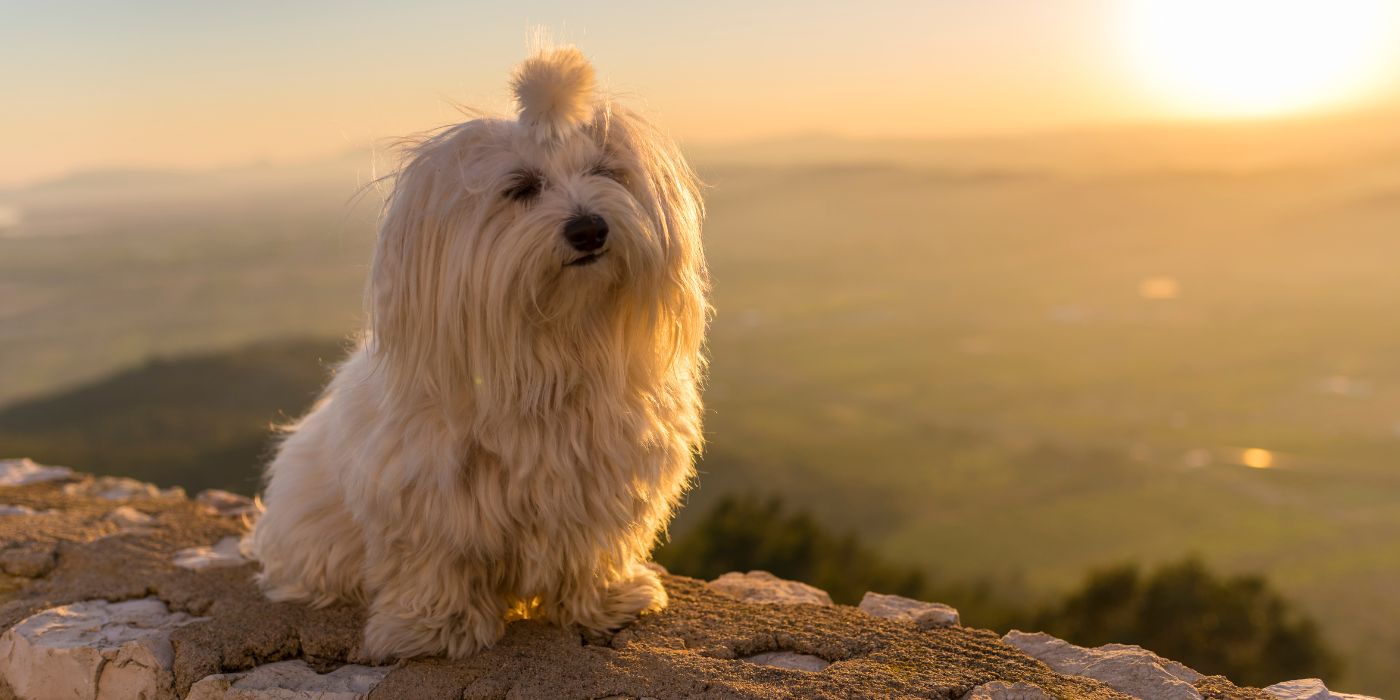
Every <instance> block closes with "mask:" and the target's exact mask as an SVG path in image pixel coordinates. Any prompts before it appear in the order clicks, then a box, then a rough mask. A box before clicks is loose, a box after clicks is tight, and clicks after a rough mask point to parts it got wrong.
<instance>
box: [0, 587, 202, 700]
mask: <svg viewBox="0 0 1400 700" xmlns="http://www.w3.org/2000/svg"><path fill="white" fill-rule="evenodd" d="M198 620H199V618H193V617H191V616H189V615H187V614H185V613H182V612H171V611H170V610H169V609H168V608H166V606H165V603H163V602H161V601H160V600H158V599H156V598H143V599H140V600H129V601H125V602H120V603H109V602H107V601H105V600H91V601H85V602H81V603H73V604H71V605H63V606H60V607H57V608H51V609H49V610H45V611H43V612H40V613H38V614H35V615H31V616H30V617H28V618H26V619H25V620H23V621H21V622H20V623H19V624H17V625H15V626H14V627H12V628H10V629H9V630H8V631H6V632H5V634H4V635H3V636H0V677H3V678H4V679H5V680H6V681H7V682H8V683H9V685H10V688H11V689H12V690H13V691H14V693H15V696H16V697H18V698H21V700H29V699H33V700H48V699H49V698H73V699H75V700H129V699H131V698H147V699H149V700H167V699H173V698H175V697H176V695H175V691H174V677H173V676H172V675H171V663H172V662H173V660H174V656H175V653H174V650H173V649H172V648H171V645H170V632H171V631H172V630H174V629H175V628H177V627H179V626H181V625H186V624H189V623H191V622H196V621H198Z"/></svg>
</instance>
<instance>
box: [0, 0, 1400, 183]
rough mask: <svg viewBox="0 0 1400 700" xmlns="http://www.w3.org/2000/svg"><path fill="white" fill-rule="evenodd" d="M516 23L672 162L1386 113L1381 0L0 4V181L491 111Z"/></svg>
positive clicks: (1395, 9) (316, 144) (1390, 60)
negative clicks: (770, 149)
mask: <svg viewBox="0 0 1400 700" xmlns="http://www.w3.org/2000/svg"><path fill="white" fill-rule="evenodd" d="M1212 8H1215V9H1212ZM1220 8H1225V9H1223V10H1222V9H1220ZM1280 8H1282V9H1280ZM532 26H543V27H545V28H548V29H549V30H550V31H551V32H552V34H553V35H554V37H555V38H556V39H557V40H561V41H565V42H572V43H576V44H578V45H580V46H581V47H582V48H583V49H584V51H585V52H586V53H588V54H589V55H590V56H592V57H593V59H594V61H595V63H596V65H597V67H598V70H599V73H600V76H601V77H602V79H603V80H604V82H605V84H606V85H607V86H608V87H609V88H610V89H611V90H613V91H615V92H620V93H625V94H631V95H637V96H644V97H645V104H646V105H647V106H648V107H649V108H650V109H652V110H653V111H654V112H656V113H658V114H659V115H660V116H661V118H662V120H663V121H664V122H665V123H666V124H667V125H668V126H669V127H670V128H671V129H672V131H673V132H674V133H675V134H676V135H677V136H679V137H680V138H682V139H683V140H687V141H691V142H722V141H735V140H744V139H755V138H764V137H770V136H781V135H788V134H796V133H812V132H825V133H833V134H841V135H850V136H857V137H875V136H947V135H970V134H981V133H992V132H1006V131H1022V130H1041V129H1053V128H1061V127H1067V126H1086V125H1103V124H1118V123H1134V122H1156V121H1169V120H1175V119H1219V118H1271V117H1277V116H1288V115H1294V114H1301V113H1307V112H1310V111H1328V110H1332V111H1335V110H1339V109H1353V108H1363V107H1380V108H1392V109H1393V108H1395V107H1396V106H1397V105H1400V55H1397V54H1400V49H1397V47H1400V31H1397V27H1400V0H1388V1H1387V0H1332V1H1330V2H1306V1H1295V0H1283V1H1273V2H1270V1H1266V0H1218V1H1215V2H1209V1H1206V0H1055V1H1054V2H1044V1H1041V0H977V1H975V2H972V1H956V2H955V1H951V0H938V1H934V0H923V1H914V2H870V3H861V4H856V3H849V2H843V1H829V2H828V1H819V0H806V1H803V2H763V3H759V2H752V0H749V1H745V2H739V1H734V0H713V1H711V2H704V3H699V2H691V3H653V2H632V3H609V4H606V5H597V6H592V5H590V4H588V3H581V2H533V3H531V2H511V3H467V2H444V1H437V0H415V1H412V2H407V1H404V2H393V3H387V2H373V3H371V2H285V1H279V2H270V1H249V2H220V3H214V2H185V1H153V0H140V1H134V2H123V3H91V2H74V1H70V0H54V1H52V2H29V3H22V2H3V3H0V86H2V87H0V90H3V92H0V94H3V98H0V162H3V165H4V167H3V168H0V184H16V183H22V182H28V181H33V180H36V179H42V178H46V177H53V176H57V175H62V174H64V173H68V172H73V171H76V170H84V169H92V168H113V167H214V166H219V165H228V164H239V163H247V162H252V161H259V160H271V161H277V162H282V161H294V160H299V159H305V158H312V157H317V156H321V155H326V154H331V153H336V152H339V151H344V150H346V149H349V148H356V147H362V146H365V145H367V144H371V143H374V142H376V140H382V139H385V138H388V137H393V136H397V135H403V134H407V133H411V132H415V131H420V130H423V129H427V128H431V127H434V126H438V125H441V124H443V123H446V122H449V121H452V120H454V119H456V118H457V116H458V115H457V113H456V112H455V111H454V108H453V107H452V104H453V103H460V104H466V105H471V106H474V107H482V108H487V109H491V110H504V109H506V108H507V107H508V101H507V97H506V88H505V75H506V73H507V72H508V71H509V70H510V68H511V66H512V65H513V64H514V63H515V62H516V61H518V60H519V59H520V58H521V57H522V55H523V52H524V45H525V40H526V36H527V35H528V34H529V31H530V28H531V27H532Z"/></svg>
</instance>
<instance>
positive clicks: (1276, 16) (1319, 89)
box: [1124, 0, 1400, 117]
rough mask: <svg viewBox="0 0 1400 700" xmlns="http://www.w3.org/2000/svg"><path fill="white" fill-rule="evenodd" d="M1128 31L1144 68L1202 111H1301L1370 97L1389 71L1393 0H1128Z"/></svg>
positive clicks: (1184, 107) (1175, 101)
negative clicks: (1371, 91)
mask: <svg viewBox="0 0 1400 700" xmlns="http://www.w3.org/2000/svg"><path fill="white" fill-rule="evenodd" d="M1124 8H1125V15H1124V24H1125V32H1124V39H1125V41H1126V43H1127V49H1128V52H1129V54H1130V56H1131V58H1132V61H1133V63H1134V66H1135V68H1136V69H1137V71H1138V74H1139V75H1140V76H1141V78H1142V79H1143V80H1144V81H1145V82H1146V83H1147V87H1149V88H1150V89H1151V90H1153V91H1154V92H1156V93H1158V94H1159V96H1160V97H1161V98H1162V99H1164V100H1166V101H1168V102H1170V103H1171V104H1172V105H1173V106H1174V107H1175V108H1177V109H1179V110H1181V111H1183V112H1187V113H1192V114H1197V115H1202V116H1221V117H1250V116H1268V115H1275V114H1284V113H1288V112H1299V111H1305V110H1309V109H1314V108H1321V107H1326V106H1328V105H1332V104H1336V103H1339V102H1344V101H1348V100H1351V99H1356V98H1360V97H1364V96H1365V95H1366V93H1367V91H1368V90H1370V89H1374V88H1376V87H1377V85H1378V84H1379V83H1380V82H1381V81H1382V80H1383V79H1384V77H1385V74H1386V73H1387V72H1388V71H1387V69H1388V68H1389V67H1390V66H1387V65H1386V64H1387V63H1388V62H1389V60H1388V59H1389V58H1390V57H1389V56H1387V54H1388V53H1389V52H1390V49H1391V48H1392V42H1393V41H1394V40H1395V39H1396V37H1395V33H1396V32H1395V29H1396V23H1397V21H1400V12H1397V11H1396V7H1395V4H1394V3H1393V2H1392V1H1391V0H1330V1H1326V0H1130V1H1129V2H1127V3H1125V4H1124Z"/></svg>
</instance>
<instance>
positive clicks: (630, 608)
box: [577, 564, 669, 633]
mask: <svg viewBox="0 0 1400 700" xmlns="http://www.w3.org/2000/svg"><path fill="white" fill-rule="evenodd" d="M668 600H669V599H668V598H667V596H666V588H665V587H664V586H662V585H661V577H660V576H658V575H657V573H656V571H654V570H652V569H650V568H648V567H646V566H645V565H642V564H633V565H632V568H631V576H629V577H628V578H625V579H622V580H621V581H615V582H613V583H612V584H609V585H608V587H607V588H606V589H605V590H604V591H603V594H602V599H601V601H600V603H601V604H600V605H598V606H597V607H596V609H592V610H589V609H586V608H585V609H583V610H579V611H577V612H579V613H582V614H580V615H579V616H578V623H579V625H580V626H581V627H583V628H584V629H587V630H591V631H593V632H599V633H610V632H614V631H616V630H618V629H620V628H622V627H623V626H624V625H626V624H628V623H630V622H632V621H633V620H636V619H637V617H638V616H640V615H642V614H644V613H650V612H656V611H658V610H661V609H662V608H664V607H666V603H667V602H668Z"/></svg>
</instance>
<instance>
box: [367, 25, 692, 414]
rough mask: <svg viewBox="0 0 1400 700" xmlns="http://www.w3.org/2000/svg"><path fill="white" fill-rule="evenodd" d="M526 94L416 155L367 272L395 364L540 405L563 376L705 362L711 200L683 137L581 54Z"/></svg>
mask: <svg viewBox="0 0 1400 700" xmlns="http://www.w3.org/2000/svg"><path fill="white" fill-rule="evenodd" d="M512 87H513V88H514V92H515V97H516V101H517V103H518V107H519V113H518V116H517V118H514V119H504V118H479V119H475V120H472V121H468V122H466V123H463V124H458V125H456V126H452V127H449V128H446V129H444V130H442V131H439V132H437V133H435V134H433V135H431V136H429V137H427V138H425V139H423V140H422V141H420V142H418V143H416V144H415V145H413V146H412V147H410V148H409V149H408V151H407V156H408V157H407V159H406V161H405V165H404V166H403V167H402V169H401V170H400V171H399V173H398V175H397V176H396V178H395V183H394V191H393V194H392V197H391V199H390V203H389V207H388V210H387V214H386V216H385V218H384V222H383V224H382V226H381V229H380V233H379V241H378V246H377V249H376V252H375V259H374V266H373V271H372V273H371V279H370V316H371V319H372V323H371V334H372V337H371V342H372V346H371V347H372V350H373V351H374V352H375V353H376V355H377V356H378V357H379V359H380V360H381V364H383V365H385V366H387V367H388V368H389V369H390V371H392V372H394V373H395V374H396V375H397V376H396V381H397V382H398V383H400V384H405V385H407V384H411V385H413V386H414V387H417V388H422V389H427V390H429V391H430V392H432V393H434V394H437V395H439V396H446V395H449V394H457V393H463V392H469V393H473V394H475V395H477V397H478V399H479V400H480V399H482V398H484V399H485V400H489V401H500V400H506V399H507V396H506V395H507V394H509V395H511V396H512V397H513V398H514V399H515V400H521V398H522V396H523V397H524V398H525V399H528V402H529V403H531V404H532V405H533V406H535V407H538V406H537V405H538V404H540V403H544V402H549V401H556V400H558V397H557V396H533V394H539V393H540V392H545V393H550V394H556V393H558V392H559V391H561V390H567V387H564V388H563V389H561V388H560V385H561V383H562V384H565V385H567V384H570V383H573V384H584V383H588V384H595V383H597V382H599V381H611V380H609V379H608V378H605V377H602V376H595V375H597V373H605V374H606V373H611V374H612V375H614V377H613V379H619V380H624V381H631V382H634V383H635V382H636V381H643V382H645V381H650V380H654V379H655V378H656V377H654V376H652V375H657V374H658V373H660V374H662V375H664V374H665V373H667V372H672V371H674V368H673V367H671V365H672V364H674V363H675V362H676V361H677V358H685V357H694V356H698V352H699V343H700V338H701V336H702V334H703V327H704V324H705V315H706V308H707V307H706V303H705V292H706V284H707V282H706V275H705V266H704V259H703V254H702V251H701V247H700V225H701V219H702V215H703V209H702V205H701V201H700V196H699V191H698V185H697V181H696V178H695V176H694V174H693V172H692V171H691V169H690V168H689V166H687V165H686V163H685V161H684V159H683V158H682V157H681V155H680V152H679V150H678V149H677V148H676V146H675V144H674V143H673V142H672V141H671V140H670V139H669V138H667V137H666V136H665V135H664V134H662V133H661V132H660V131H659V130H658V129H656V128H655V127H654V126H653V125H651V124H650V123H648V122H647V121H646V120H645V119H643V118H642V117H641V116H639V115H638V114H637V113H635V112H632V111H630V110H628V109H626V108H624V107H621V106H619V105H616V104H614V103H612V102H611V101H609V100H607V99H606V98H604V97H603V96H601V95H600V94H599V92H598V90H597V87H596V82H595V79H594V73H593V68H592V66H591V65H590V64H589V63H588V61H587V60H586V59H585V58H584V57H583V55H582V54H581V53H580V52H579V51H578V50H577V49H574V48H572V47H569V48H558V49H547V50H544V51H540V52H538V53H536V54H535V55H534V56H532V57H531V58H529V59H528V60H526V61H525V62H524V63H522V64H521V65H520V66H519V67H518V68H517V69H516V70H515V72H514V75H513V80H512ZM682 361H684V360H682ZM600 364H601V365H608V366H605V367H597V366H589V365H600ZM619 372H620V373H621V374H619ZM639 373H640V374H639Z"/></svg>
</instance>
